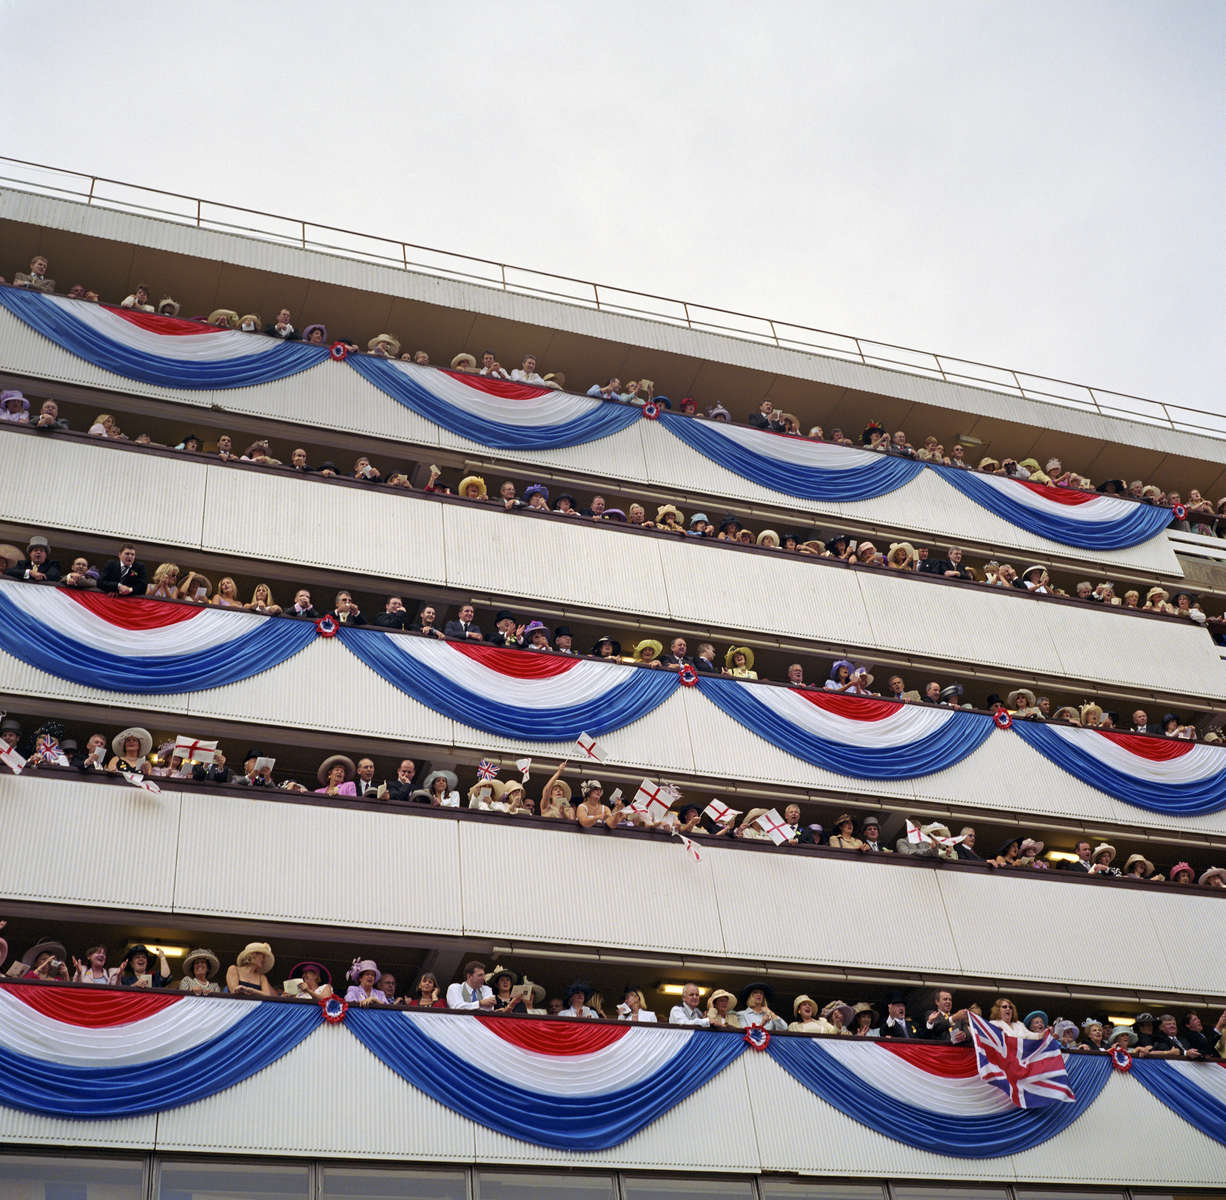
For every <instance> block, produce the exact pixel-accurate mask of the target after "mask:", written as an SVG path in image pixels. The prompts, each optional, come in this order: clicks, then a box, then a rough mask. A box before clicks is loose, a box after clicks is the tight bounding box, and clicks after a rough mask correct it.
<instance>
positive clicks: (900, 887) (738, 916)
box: [704, 845, 958, 972]
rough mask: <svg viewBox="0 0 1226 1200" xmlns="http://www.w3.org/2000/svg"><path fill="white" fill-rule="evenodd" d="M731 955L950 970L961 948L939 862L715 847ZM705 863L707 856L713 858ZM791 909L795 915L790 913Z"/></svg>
mask: <svg viewBox="0 0 1226 1200" xmlns="http://www.w3.org/2000/svg"><path fill="white" fill-rule="evenodd" d="M706 858H707V859H710V861H711V871H712V874H713V876H714V878H715V886H716V889H717V891H718V894H719V908H720V921H721V922H722V924H723V927H724V943H725V945H726V947H727V951H728V953H729V954H731V955H733V956H736V957H741V958H750V959H753V958H774V959H779V960H781V961H783V962H798V963H825V964H854V965H856V966H871V967H881V968H882V969H884V970H891V969H895V970H902V971H936V972H940V971H949V970H954V969H956V966H957V961H958V958H957V954H956V952H955V948H954V945H953V938H952V936H951V934H950V930H949V924H948V922H947V921H946V917H945V913H944V910H943V909H942V906H941V894H940V892H939V891H938V887H937V882H936V878H935V876H936V875H937V872H936V870H927V869H919V868H914V869H912V868H903V867H898V868H881V869H877V870H871V873H870V870H865V865H864V863H863V862H861V861H860V859H859V858H858V857H855V856H851V857H849V859H848V860H847V861H845V862H844V861H839V860H832V859H811V858H803V857H801V856H800V855H796V856H790V855H788V854H786V853H779V854H746V853H742V852H738V851H736V850H729V849H725V848H723V847H719V846H718V845H712V846H711V848H710V850H709V851H708V853H707V855H706ZM704 861H705V860H704ZM784 914H786V919H781V918H782V917H783V915H784Z"/></svg>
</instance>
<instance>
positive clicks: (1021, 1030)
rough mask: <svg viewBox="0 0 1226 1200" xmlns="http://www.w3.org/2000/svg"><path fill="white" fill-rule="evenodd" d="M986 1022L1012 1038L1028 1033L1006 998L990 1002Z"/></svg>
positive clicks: (999, 997)
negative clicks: (990, 1007)
mask: <svg viewBox="0 0 1226 1200" xmlns="http://www.w3.org/2000/svg"><path fill="white" fill-rule="evenodd" d="M988 1020H989V1021H990V1022H991V1023H992V1024H993V1025H995V1026H996V1027H997V1028H998V1029H1003V1030H1004V1031H1005V1033H1007V1034H1009V1035H1010V1036H1012V1037H1025V1036H1026V1034H1027V1032H1028V1031H1027V1029H1026V1026H1025V1025H1023V1024H1022V1022H1021V1021H1019V1020H1018V1017H1017V1005H1016V1004H1014V1003H1013V1001H1012V1000H1010V999H1009V998H1008V997H1007V996H997V997H996V999H995V1000H993V1001H992V1011H991V1012H990V1013H989V1014H988ZM1099 1028H1100V1029H1101V1028H1102V1027H1101V1026H1100V1027H1099Z"/></svg>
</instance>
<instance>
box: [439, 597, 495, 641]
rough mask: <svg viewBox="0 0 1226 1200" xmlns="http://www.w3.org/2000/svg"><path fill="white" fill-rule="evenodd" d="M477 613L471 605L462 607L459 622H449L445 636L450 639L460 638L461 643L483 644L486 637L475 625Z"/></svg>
mask: <svg viewBox="0 0 1226 1200" xmlns="http://www.w3.org/2000/svg"><path fill="white" fill-rule="evenodd" d="M476 615H477V614H476V612H475V610H474V609H473V606H472V605H471V604H462V605H460V616H459V619H458V620H455V621H448V622H447V625H446V628H445V629H444V631H443V632H444V634H445V635H446V636H447V637H449V638H459V640H460V641H462V642H463V641H468V642H481V641H484V640H485V639H484V637H483V636H482V634H481V630H480V629H478V628H477V626H476V625H475V624H474V623H473V618H474V617H475V616H476Z"/></svg>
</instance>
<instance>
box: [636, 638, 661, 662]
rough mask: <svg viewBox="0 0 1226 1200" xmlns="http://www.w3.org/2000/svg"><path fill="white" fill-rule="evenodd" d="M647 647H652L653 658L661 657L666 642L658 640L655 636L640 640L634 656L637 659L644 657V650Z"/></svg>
mask: <svg viewBox="0 0 1226 1200" xmlns="http://www.w3.org/2000/svg"><path fill="white" fill-rule="evenodd" d="M647 647H650V648H651V657H652V658H659V657H660V655H661V654H663V653H664V643H663V642H660V641H657V640H656V639H655V638H643V640H642V641H641V642H639V644H638V645H637V646H635V647H634V651H633V653H634V657H635V660H636V661H637V660H638V659H640V658H642V656H643V650H644V649H645V648H647Z"/></svg>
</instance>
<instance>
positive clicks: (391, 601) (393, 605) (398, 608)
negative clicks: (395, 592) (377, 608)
mask: <svg viewBox="0 0 1226 1200" xmlns="http://www.w3.org/2000/svg"><path fill="white" fill-rule="evenodd" d="M374 624H376V625H378V626H379V627H380V628H381V629H407V628H408V625H409V614H408V612H407V610H406V609H405V607H404V601H403V600H401V598H400V597H399V596H389V597H388V598H387V604H385V605H384V607H383V611H382V612H381V613H379V615H378V616H377V617H375V619H374Z"/></svg>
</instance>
